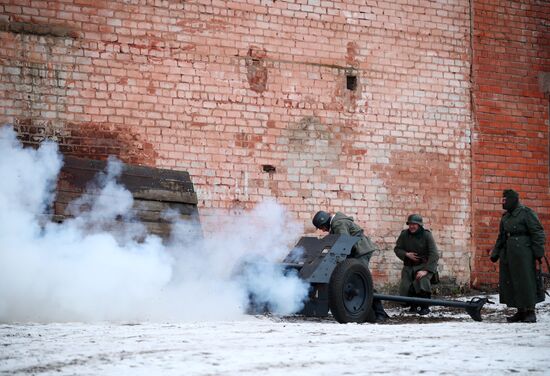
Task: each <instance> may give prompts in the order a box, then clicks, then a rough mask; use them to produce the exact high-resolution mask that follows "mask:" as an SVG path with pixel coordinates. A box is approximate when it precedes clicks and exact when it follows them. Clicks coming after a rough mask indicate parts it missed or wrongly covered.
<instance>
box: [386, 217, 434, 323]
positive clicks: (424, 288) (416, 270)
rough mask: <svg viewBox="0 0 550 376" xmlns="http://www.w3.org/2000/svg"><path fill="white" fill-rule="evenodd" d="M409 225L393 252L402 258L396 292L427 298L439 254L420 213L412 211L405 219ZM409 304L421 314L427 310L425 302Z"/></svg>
mask: <svg viewBox="0 0 550 376" xmlns="http://www.w3.org/2000/svg"><path fill="white" fill-rule="evenodd" d="M407 225H408V226H409V228H408V229H406V230H403V231H401V234H400V235H399V238H397V242H396V244H395V249H394V252H395V254H396V255H397V257H399V259H401V260H402V261H403V269H402V271H401V282H400V284H399V295H401V296H413V297H420V298H426V299H430V298H431V296H432V285H431V283H430V280H431V279H432V276H433V275H434V274H435V273H437V260H439V254H438V252H437V246H436V245H435V241H434V238H433V236H432V233H431V232H430V230H428V229H425V228H424V223H423V222H422V217H421V216H420V215H419V214H411V215H409V218H408V219H407ZM417 308H418V307H417V306H416V305H414V304H411V308H410V312H413V313H418V314H420V315H427V314H428V313H430V308H428V306H425V305H421V306H420V311H418V312H417Z"/></svg>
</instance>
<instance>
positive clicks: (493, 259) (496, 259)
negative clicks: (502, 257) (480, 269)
mask: <svg viewBox="0 0 550 376" xmlns="http://www.w3.org/2000/svg"><path fill="white" fill-rule="evenodd" d="M489 260H491V262H497V261H498V256H497V255H492V256H491V257H489Z"/></svg>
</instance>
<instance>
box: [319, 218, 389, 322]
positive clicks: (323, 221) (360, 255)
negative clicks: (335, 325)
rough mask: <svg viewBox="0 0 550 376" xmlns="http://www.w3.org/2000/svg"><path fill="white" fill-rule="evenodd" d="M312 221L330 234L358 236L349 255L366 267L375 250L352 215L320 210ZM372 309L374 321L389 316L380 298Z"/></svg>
mask: <svg viewBox="0 0 550 376" xmlns="http://www.w3.org/2000/svg"><path fill="white" fill-rule="evenodd" d="M312 222H313V226H315V227H316V228H317V229H319V230H321V231H324V232H328V233H330V234H342V235H351V236H359V237H360V238H361V239H359V241H358V242H357V243H356V244H355V246H353V249H352V250H351V254H350V256H349V257H353V258H356V259H358V260H360V261H362V262H363V263H365V266H366V267H367V268H368V266H369V261H370V258H371V257H372V254H373V253H374V251H375V245H374V243H373V242H372V241H371V240H370V239H369V238H367V236H366V235H365V234H364V232H363V229H362V228H361V227H359V226H358V225H357V224H356V223H355V222H354V221H353V218H352V217H348V216H347V215H345V214H343V213H340V212H336V214H330V213H327V212H325V211H322V210H321V211H318V212H317V213H316V214H315V215H314V216H313V220H312ZM372 309H373V311H374V313H375V315H376V321H378V322H381V321H385V320H386V319H388V318H389V316H388V314H387V313H386V311H385V310H384V307H383V305H382V302H381V301H380V300H378V299H375V300H373V302H372Z"/></svg>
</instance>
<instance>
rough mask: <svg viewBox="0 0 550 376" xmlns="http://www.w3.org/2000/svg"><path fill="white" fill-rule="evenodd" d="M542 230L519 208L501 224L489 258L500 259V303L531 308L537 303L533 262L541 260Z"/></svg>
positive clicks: (527, 211)
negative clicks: (539, 258)
mask: <svg viewBox="0 0 550 376" xmlns="http://www.w3.org/2000/svg"><path fill="white" fill-rule="evenodd" d="M544 238H545V236H544V229H543V228H542V225H541V223H540V221H539V218H538V217H537V215H536V214H535V212H534V211H533V210H531V209H530V208H528V207H526V206H523V205H519V206H518V207H517V208H516V209H514V211H512V212H511V213H509V212H506V213H504V214H503V216H502V219H501V220H500V228H499V232H498V238H497V241H496V244H495V248H494V249H493V251H492V252H491V257H498V258H499V259H500V263H499V267H500V275H499V293H500V302H501V303H504V304H506V305H508V306H509V307H516V308H532V307H534V306H535V303H536V302H537V301H536V280H535V259H536V258H538V257H542V256H544Z"/></svg>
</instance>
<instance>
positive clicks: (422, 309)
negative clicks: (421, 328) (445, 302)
mask: <svg viewBox="0 0 550 376" xmlns="http://www.w3.org/2000/svg"><path fill="white" fill-rule="evenodd" d="M418 295H419V296H420V297H421V298H424V299H431V298H432V294H430V293H429V292H425V291H422V292H421V293H420V294H418ZM428 313H430V306H429V305H427V304H421V305H420V311H418V314H419V315H427V314H428Z"/></svg>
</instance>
